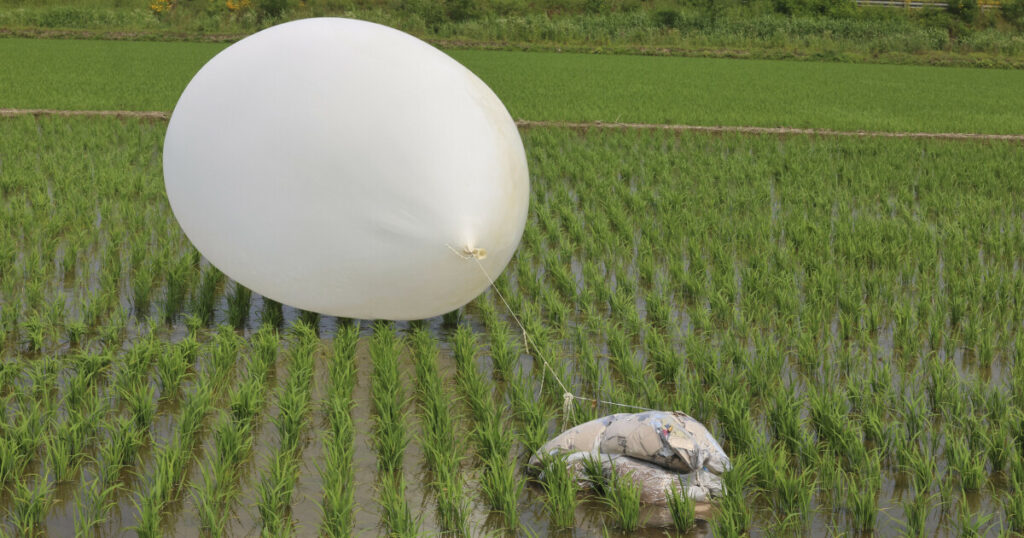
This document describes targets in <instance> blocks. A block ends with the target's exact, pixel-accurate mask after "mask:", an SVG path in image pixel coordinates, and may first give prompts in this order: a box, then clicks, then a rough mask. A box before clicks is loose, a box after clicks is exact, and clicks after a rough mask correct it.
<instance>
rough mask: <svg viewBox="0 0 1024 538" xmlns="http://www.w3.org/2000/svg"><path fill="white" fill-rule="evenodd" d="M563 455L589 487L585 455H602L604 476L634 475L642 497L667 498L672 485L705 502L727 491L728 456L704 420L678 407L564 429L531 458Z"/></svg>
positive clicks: (599, 457) (655, 501)
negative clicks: (724, 475)
mask: <svg viewBox="0 0 1024 538" xmlns="http://www.w3.org/2000/svg"><path fill="white" fill-rule="evenodd" d="M548 455H562V456H564V457H565V463H566V465H567V466H568V469H569V471H570V473H571V474H572V475H573V476H574V477H575V478H576V481H577V482H578V483H579V485H580V486H581V487H589V479H588V477H587V475H586V473H585V472H584V460H586V459H588V458H590V459H594V460H596V461H599V462H600V464H601V467H602V471H603V472H604V474H605V476H606V477H608V476H611V474H612V473H615V474H618V475H620V476H631V477H632V479H633V480H635V481H637V482H638V483H639V484H640V485H641V501H642V502H644V503H647V504H665V503H666V502H667V501H666V494H667V491H668V490H669V489H670V488H673V489H676V490H677V491H679V492H680V493H682V494H685V495H687V496H688V497H690V498H692V499H694V500H695V501H700V502H710V501H712V500H713V499H715V498H719V497H721V496H722V495H723V494H724V493H725V490H724V486H723V485H722V479H721V476H720V475H721V474H722V473H723V472H725V471H727V470H729V468H730V463H729V457H728V456H726V455H725V451H723V450H722V447H721V446H720V445H719V444H718V442H717V441H715V439H714V437H712V436H711V433H710V432H708V430H707V428H705V427H704V425H703V424H701V423H700V422H698V421H697V420H695V419H693V418H692V417H690V416H689V415H687V414H686V413H682V412H679V411H675V412H666V411H647V412H643V413H618V414H614V415H608V416H606V417H602V418H599V419H596V420H592V421H590V422H586V423H584V424H580V425H579V426H576V427H574V428H572V429H569V430H566V431H565V432H562V433H561V434H560V435H558V436H557V437H555V438H554V439H552V440H550V441H548V442H547V443H545V444H544V446H542V447H541V448H540V450H539V451H538V454H535V455H534V456H533V457H532V458H531V459H530V464H531V467H534V468H538V467H539V466H540V459H541V457H544V456H548Z"/></svg>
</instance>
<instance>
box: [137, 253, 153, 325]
mask: <svg viewBox="0 0 1024 538" xmlns="http://www.w3.org/2000/svg"><path fill="white" fill-rule="evenodd" d="M155 280H156V275H154V274H153V266H152V265H151V264H145V265H142V266H141V267H139V269H138V270H137V271H136V272H135V274H134V275H132V308H133V309H134V310H135V315H137V316H140V317H146V316H147V315H149V306H150V300H151V297H150V295H151V293H152V291H153V284H154V283H155Z"/></svg>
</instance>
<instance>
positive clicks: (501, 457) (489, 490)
mask: <svg viewBox="0 0 1024 538" xmlns="http://www.w3.org/2000/svg"><path fill="white" fill-rule="evenodd" d="M525 486H526V479H525V478H522V477H519V476H517V475H516V465H515V461H513V460H510V459H509V458H508V455H507V454H495V455H493V456H492V457H491V458H490V459H488V460H486V461H484V471H483V474H482V476H481V477H480V489H481V490H482V492H483V495H484V498H485V499H486V500H487V504H488V506H490V507H491V509H492V510H494V511H496V512H497V513H499V514H501V518H502V522H503V523H504V525H505V528H506V529H508V530H514V529H518V528H519V496H520V495H521V494H522V492H523V488H524V487H525Z"/></svg>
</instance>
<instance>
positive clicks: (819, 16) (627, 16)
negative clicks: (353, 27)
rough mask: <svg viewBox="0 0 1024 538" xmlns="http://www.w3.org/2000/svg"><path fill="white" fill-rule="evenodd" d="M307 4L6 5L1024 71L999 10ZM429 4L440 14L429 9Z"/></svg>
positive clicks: (169, 36) (221, 33) (28, 18)
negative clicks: (455, 13)
mask: <svg viewBox="0 0 1024 538" xmlns="http://www.w3.org/2000/svg"><path fill="white" fill-rule="evenodd" d="M782 1H783V0H777V2H782ZM1015 1H1020V2H1021V3H1022V4H1024V0H1015ZM26 4H28V5H26ZM154 4H155V2H154ZM306 4H307V5H305V6H304V7H301V6H298V5H294V6H291V7H289V8H287V9H285V10H284V11H282V12H280V13H278V14H276V15H274V16H268V15H266V14H261V13H262V12H260V11H259V10H258V9H256V8H253V7H247V8H243V9H239V10H235V11H231V10H228V9H227V8H225V7H224V6H223V5H222V4H221V3H210V4H204V3H203V2H191V3H189V2H178V4H177V5H176V6H175V7H174V8H173V9H170V10H166V11H164V12H161V13H154V12H153V11H152V10H151V9H150V8H149V2H148V1H147V2H135V1H131V2H130V1H125V2H121V3H119V4H118V5H119V6H120V7H110V6H111V5H112V4H105V3H103V2H93V3H85V4H79V5H77V6H73V7H68V6H57V5H50V4H49V3H48V2H32V3H25V2H20V3H13V2H11V1H8V2H7V5H6V6H5V5H4V3H2V2H0V29H2V31H3V32H5V33H7V34H8V35H22V36H40V35H42V36H47V35H54V34H57V35H73V36H76V37H85V36H92V37H100V38H124V37H130V38H132V39H140V38H142V39H150V40H190V41H203V40H210V39H213V40H235V39H238V38H239V37H241V36H244V35H248V34H250V33H252V32H254V31H257V30H259V29H261V28H265V27H267V26H269V25H272V24H275V23H278V22H282V21H284V20H292V19H297V18H304V17H310V16H328V15H329V16H345V17H353V18H359V19H364V20H370V21H375V22H380V23H383V24H387V25H389V26H393V27H395V28H399V29H402V30H405V31H407V32H410V33H412V34H414V35H417V36H418V37H421V38H423V39H427V40H431V41H434V42H444V43H447V44H455V43H458V44H460V45H462V46H467V47H472V48H481V47H482V48H494V47H508V48H531V49H533V50H557V49H564V50H572V51H585V52H602V53H637V54H670V55H688V56H694V55H699V56H712V57H715V56H721V55H723V54H724V55H728V56H741V57H752V58H814V59H827V60H836V61H855V62H883V63H922V64H942V65H974V66H982V67H1021V66H1024V35H1022V33H1021V30H1020V29H1019V28H1018V26H1016V25H1015V24H1013V23H1011V22H1008V21H1006V20H1004V19H1003V18H1000V16H999V15H998V13H1000V12H999V10H989V11H985V12H981V13H979V14H977V15H976V16H975V17H974V18H973V19H972V21H971V22H966V21H964V20H962V19H961V18H959V17H957V16H954V15H952V14H949V13H946V12H943V11H941V10H937V9H928V10H924V11H915V12H904V11H902V10H892V9H889V10H884V9H879V8H873V9H872V8H864V9H861V8H853V7H848V6H847V7H848V9H847V8H844V10H843V11H842V12H838V13H833V12H827V13H822V12H818V11H813V10H811V11H808V10H796V11H794V12H792V13H788V14H785V13H779V12H778V11H777V8H775V7H773V4H772V5H769V4H768V3H766V2H760V3H759V2H748V3H744V4H742V5H741V4H735V5H733V4H730V3H729V2H725V3H723V4H722V5H723V6H724V7H721V8H714V9H712V8H709V7H703V8H702V7H697V6H694V5H689V4H682V3H663V7H664V9H656V6H655V7H651V8H649V9H647V8H637V9H631V10H626V9H618V10H615V9H606V10H602V11H598V12H593V13H590V12H579V11H580V10H578V9H577V10H576V11H574V10H571V9H569V10H552V9H549V10H543V9H539V8H538V9H533V8H529V7H527V8H524V9H521V10H511V11H510V10H497V9H480V10H477V11H476V12H474V13H473V15H472V16H469V17H465V18H452V17H451V16H447V15H445V14H443V13H441V14H436V13H433V12H431V11H429V10H428V9H427V8H422V9H419V8H417V9H414V8H412V7H408V8H405V7H391V6H389V5H384V4H381V3H374V2H367V3H364V4H365V5H357V4H353V3H337V4H331V5H328V4H327V3H325V2H313V1H310V2H307V3H306ZM409 4H410V5H412V4H413V3H409ZM431 4H435V3H425V5H431ZM436 4H438V5H440V4H441V3H440V2H438V3H436ZM251 5H257V4H255V3H254V4H251ZM332 5H333V6H335V7H331V6H332ZM715 5H718V4H717V3H716V4H715ZM836 5H845V4H843V3H842V2H839V3H837V4H836ZM203 6H206V7H203ZM833 11H834V10H833ZM1022 25H1024V20H1022Z"/></svg>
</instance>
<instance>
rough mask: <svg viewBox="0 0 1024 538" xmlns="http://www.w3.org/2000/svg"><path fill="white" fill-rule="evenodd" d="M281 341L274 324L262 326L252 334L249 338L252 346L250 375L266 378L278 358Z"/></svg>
mask: <svg viewBox="0 0 1024 538" xmlns="http://www.w3.org/2000/svg"><path fill="white" fill-rule="evenodd" d="M280 342H281V340H280V336H279V335H278V333H277V330H276V329H275V328H273V327H272V326H262V327H260V329H259V330H258V331H256V333H255V334H253V335H252V337H251V338H250V339H249V345H250V347H251V348H252V354H251V355H250V359H251V360H250V362H249V373H250V375H252V376H254V377H256V378H258V379H259V380H261V381H262V380H264V379H265V378H266V376H267V374H268V373H269V372H270V367H271V366H272V365H273V364H274V361H275V360H277V350H278V347H279V345H280Z"/></svg>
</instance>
